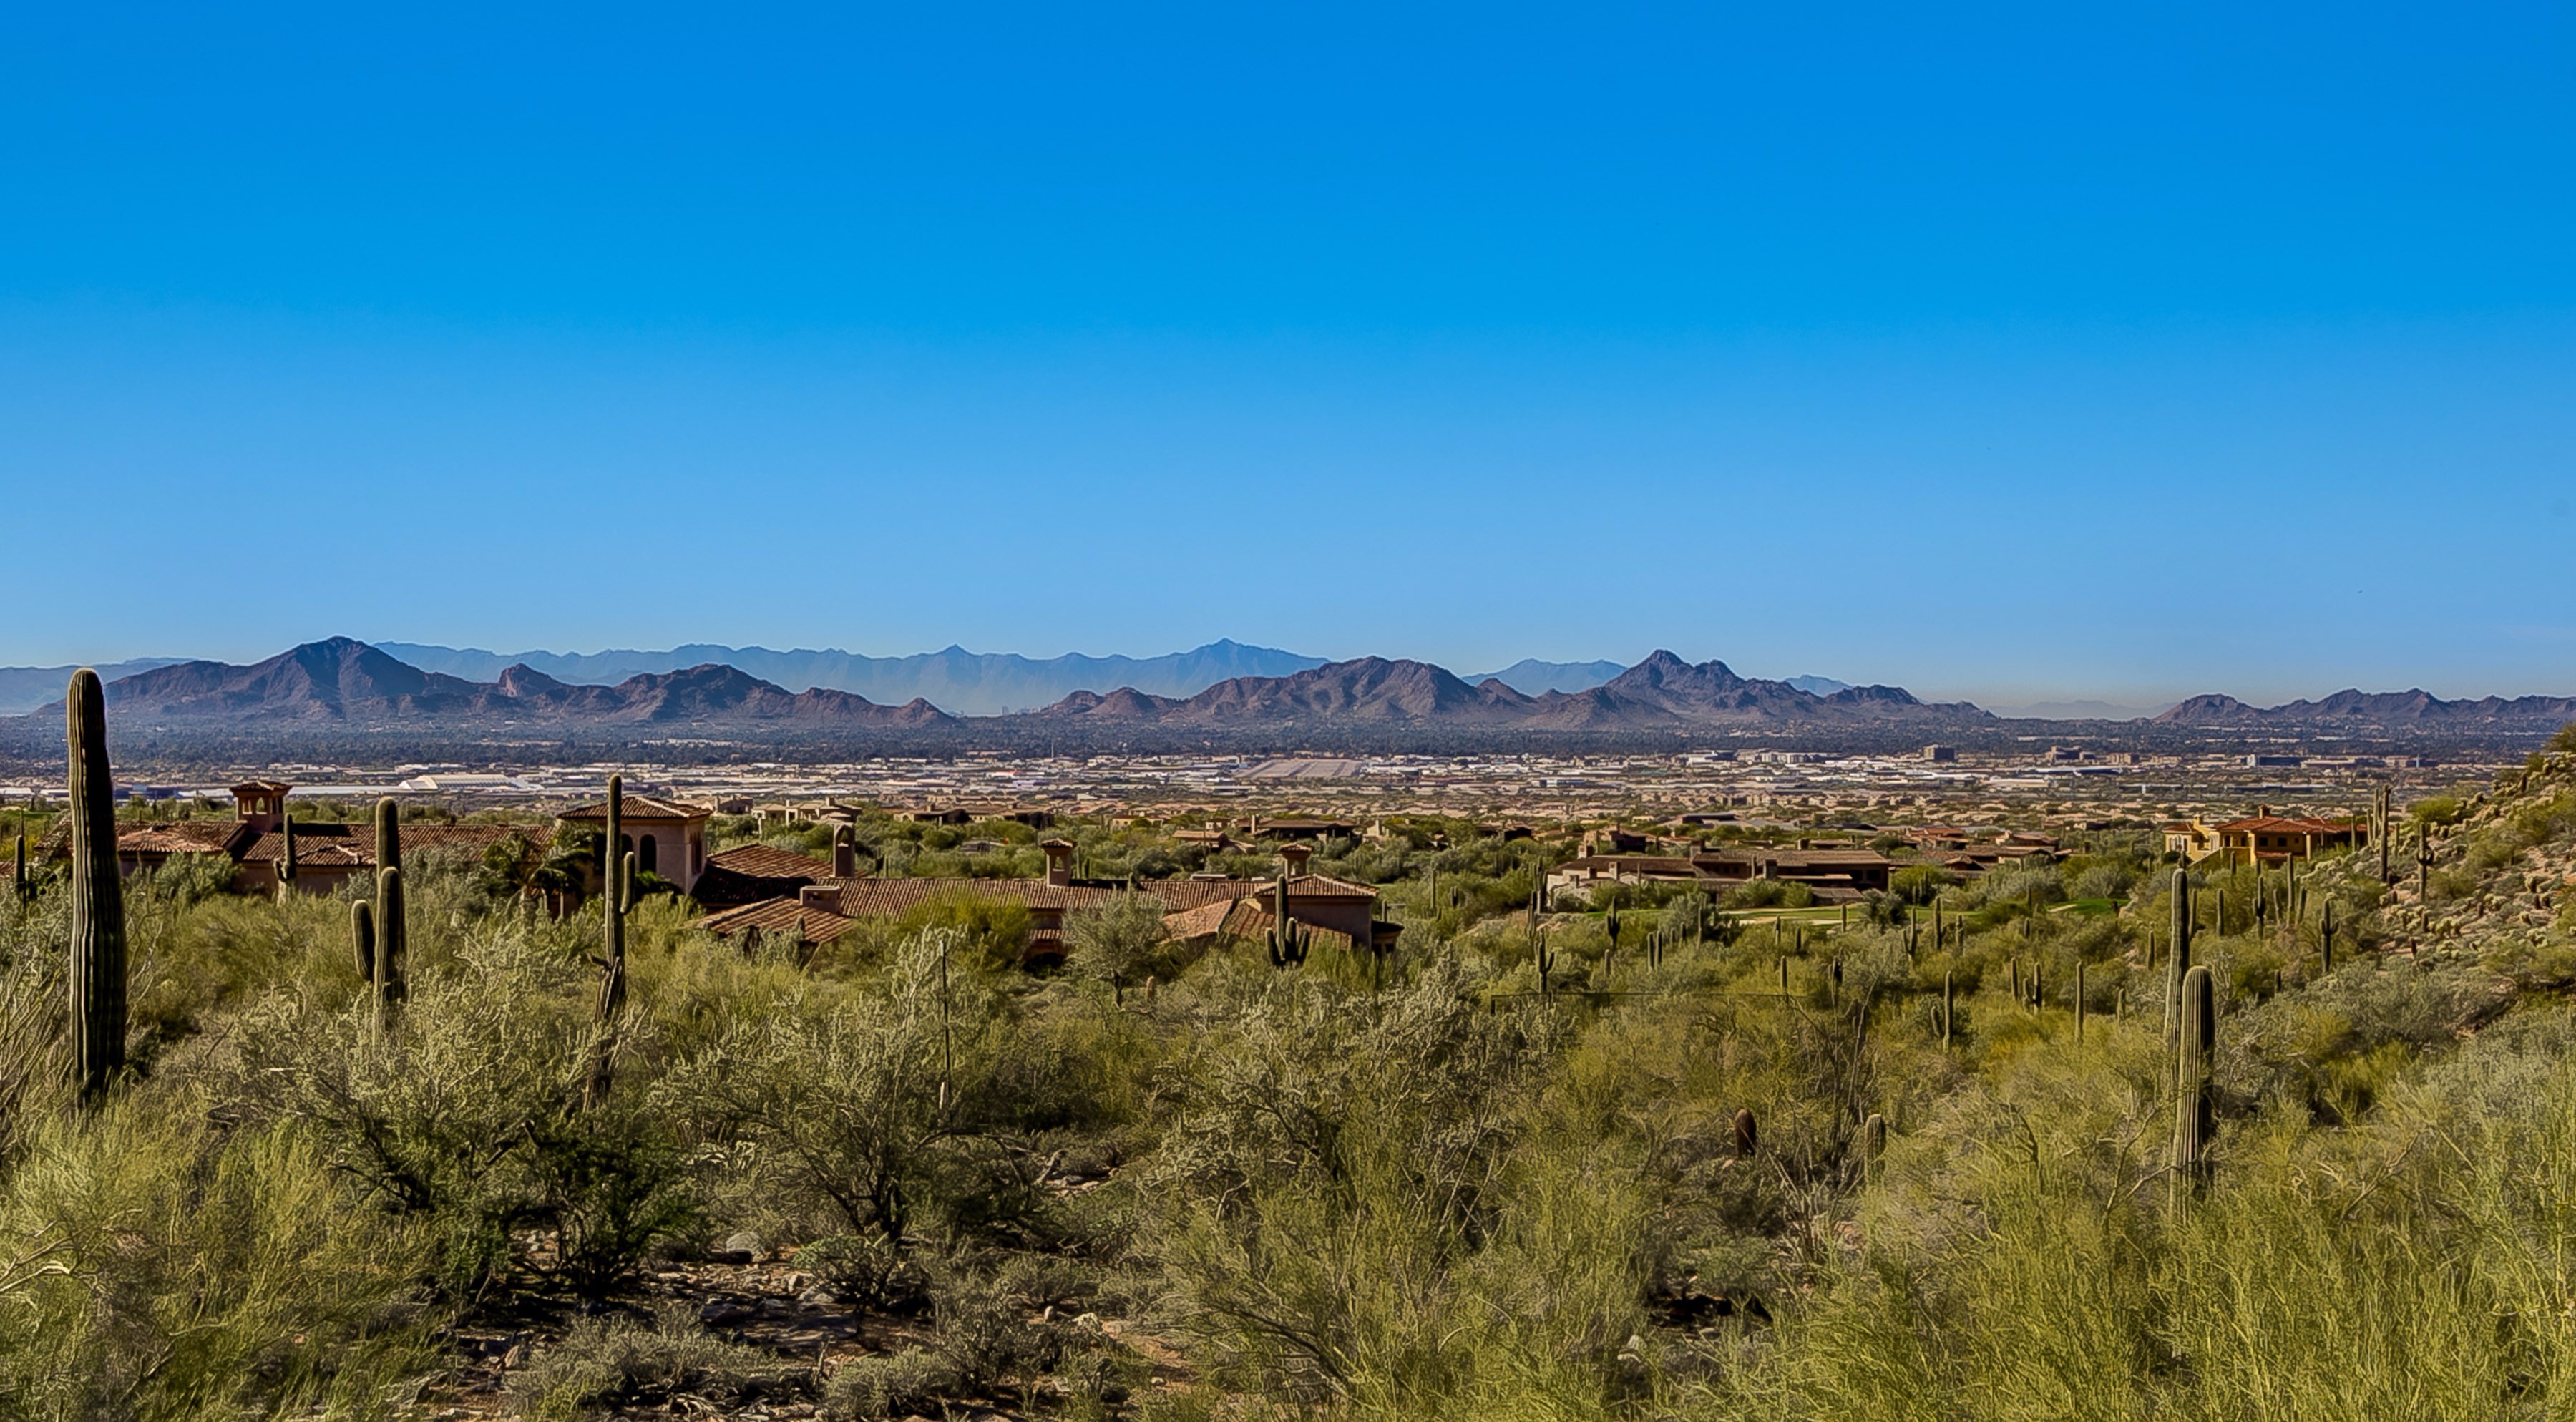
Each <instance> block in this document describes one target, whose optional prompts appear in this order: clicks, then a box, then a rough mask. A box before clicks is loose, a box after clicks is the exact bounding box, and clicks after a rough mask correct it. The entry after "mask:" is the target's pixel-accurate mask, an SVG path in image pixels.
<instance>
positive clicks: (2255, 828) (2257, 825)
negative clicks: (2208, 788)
mask: <svg viewBox="0 0 2576 1422" xmlns="http://www.w3.org/2000/svg"><path fill="white" fill-rule="evenodd" d="M2218 828H2219V829H2220V830H2221V831H2226V830H2235V831H2238V832H2240V833H2243V834H2350V833H2352V831H2353V830H2354V829H2355V828H2356V826H2355V825H2354V824H2353V822H2352V821H2350V820H2295V819H2288V818H2285V817H2283V816H2280V815H2249V816H2247V817H2246V818H2244V819H2241V820H2229V821H2228V822H2227V823H2225V824H2223V825H2220V826H2219V827H2218Z"/></svg>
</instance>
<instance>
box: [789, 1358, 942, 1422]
mask: <svg viewBox="0 0 2576 1422" xmlns="http://www.w3.org/2000/svg"><path fill="white" fill-rule="evenodd" d="M961 1390H962V1384H961V1382H960V1380H959V1378H958V1376H957V1372H956V1369H955V1368H954V1367H953V1366H952V1365H951V1364H950V1363H949V1361H948V1360H947V1358H946V1357H944V1356H943V1355H941V1354H939V1353H935V1352H932V1351H930V1350H928V1349H924V1348H917V1347H914V1348H902V1349H898V1350H896V1351H894V1352H891V1353H871V1354H869V1355H868V1356H866V1357H864V1358H856V1359H853V1360H851V1361H850V1362H849V1363H847V1364H844V1365H843V1366H842V1368H841V1370H840V1371H839V1372H837V1373H834V1374H833V1375H832V1380H831V1382H830V1383H829V1384H827V1385H826V1387H825V1389H824V1407H823V1411H824V1415H825V1416H827V1417H831V1418H835V1419H846V1420H847V1422H895V1419H897V1418H901V1417H910V1416H914V1415H923V1416H927V1415H931V1414H934V1413H936V1412H939V1411H941V1410H944V1409H942V1408H941V1406H940V1404H941V1402H942V1401H943V1400H944V1399H947V1398H952V1397H955V1396H956V1395H957V1394H958V1393H959V1392H960V1391H961Z"/></svg>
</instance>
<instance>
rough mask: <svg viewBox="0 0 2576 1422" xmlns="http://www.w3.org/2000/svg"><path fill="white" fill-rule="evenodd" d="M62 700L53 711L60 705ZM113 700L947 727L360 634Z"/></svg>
mask: <svg viewBox="0 0 2576 1422" xmlns="http://www.w3.org/2000/svg"><path fill="white" fill-rule="evenodd" d="M60 704H61V703H60V702H59V701H57V702H56V704H55V706H54V707H47V708H45V709H46V710H47V711H52V710H54V709H56V707H59V705H60ZM107 704H108V705H109V707H110V708H112V709H114V710H116V711H118V712H119V713H122V714H123V715H124V716H127V717H141V718H144V719H145V720H147V721H194V722H236V723H243V724H259V725H269V726H292V725H294V724H297V723H312V722H323V723H343V724H356V725H380V726H395V725H410V724H424V723H437V724H444V725H454V724H457V723H461V722H470V723H481V724H486V725H489V726H490V727H492V728H493V729H496V730H500V729H507V728H509V727H511V726H513V725H522V724H543V723H550V722H574V723H582V722H587V723H596V724H603V725H634V724H698V723H703V722H710V721H713V722H728V723H758V722H773V723H775V722H786V723H798V724H805V725H812V726H816V727H827V726H853V727H857V726H897V727H919V726H925V725H938V724H943V723H946V722H948V721H949V720H950V719H951V718H950V717H949V716H948V714H947V713H946V712H943V711H941V710H940V709H939V708H937V707H935V706H933V705H931V704H930V703H929V702H926V701H920V700H915V701H912V702H910V703H907V704H905V705H902V706H881V705H878V704H877V703H875V702H873V701H870V700H868V699H867V698H866V697H863V696H856V695H853V694H851V693H849V692H846V691H829V690H819V689H818V690H809V691H801V692H789V691H787V690H786V689H785V688H783V687H779V686H774V685H771V684H770V683H768V682H765V681H762V680H761V679H759V678H758V677H755V676H752V675H751V674H749V673H748V672H745V671H742V670H741V669H740V668H737V667H728V666H718V665H715V664H712V663H710V664H708V665H706V666H699V667H691V668H688V669H686V670H683V671H675V672H659V673H648V674H644V675H639V676H632V677H628V678H627V679H626V680H624V681H622V682H619V683H618V684H617V685H615V686H574V685H571V684H569V683H566V682H562V681H558V680H556V679H555V678H553V677H550V676H548V675H546V674H545V673H544V672H541V671H537V670H535V669H534V668H531V667H525V666H513V667H505V668H503V669H502V670H501V674H500V675H499V676H498V677H496V678H495V679H493V680H492V681H488V682H479V681H468V680H465V679H464V678H462V677H454V676H449V675H447V674H446V673H444V672H433V671H423V670H421V669H420V668H419V667H416V666H413V665H411V664H410V663H408V662H405V661H402V660H400V659H398V658H396V657H393V656H389V655H387V654H386V653H385V652H384V651H382V650H380V649H378V648H375V647H371V646H368V645H367V644H366V643H364V642H360V641H356V640H354V639H352V638H348V637H333V638H331V639H329V640H328V641H322V642H308V643H306V644H304V645H303V646H301V647H295V648H291V649H289V650H287V651H284V652H281V653H279V654H278V655H276V656H274V657H271V658H269V659H268V660H266V661H264V662H257V663H254V664H252V665H250V666H246V667H241V666H231V665H227V664H226V663H223V662H177V663H173V664H171V665H169V666H162V667H154V668H152V669H150V670H148V671H142V672H137V673H135V674H133V675H131V676H125V677H119V678H117V679H116V680H114V681H111V682H109V683H108V684H107Z"/></svg>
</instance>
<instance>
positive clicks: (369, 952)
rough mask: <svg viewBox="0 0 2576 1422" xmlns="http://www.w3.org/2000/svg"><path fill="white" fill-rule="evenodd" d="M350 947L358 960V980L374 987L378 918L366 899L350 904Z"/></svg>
mask: <svg viewBox="0 0 2576 1422" xmlns="http://www.w3.org/2000/svg"><path fill="white" fill-rule="evenodd" d="M349 949H350V951H351V952H352V953H353V954H355V955H356V957H357V960H358V981H360V982H362V983H365V984H367V985H368V986H370V987H373V986H374V985H375V981H376V919H375V913H374V911H373V910H371V909H369V908H368V907H367V901H366V900H365V899H360V900H358V901H357V902H355V903H353V904H351V905H349Z"/></svg>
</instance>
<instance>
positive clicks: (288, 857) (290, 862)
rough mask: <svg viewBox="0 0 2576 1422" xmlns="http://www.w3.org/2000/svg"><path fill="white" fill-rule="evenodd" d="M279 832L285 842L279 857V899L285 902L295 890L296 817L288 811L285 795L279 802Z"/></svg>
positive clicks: (280, 901)
mask: <svg viewBox="0 0 2576 1422" xmlns="http://www.w3.org/2000/svg"><path fill="white" fill-rule="evenodd" d="M277 832H278V834H279V836H280V837H281V838H282V840H283V842H284V848H282V849H280V850H279V851H278V859H277V901H278V902H279V903H284V902H286V896H287V895H288V894H291V893H294V892H295V817H294V816H292V815H289V814H288V813H287V812H286V799H285V797H284V796H280V797H278V802H277Z"/></svg>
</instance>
